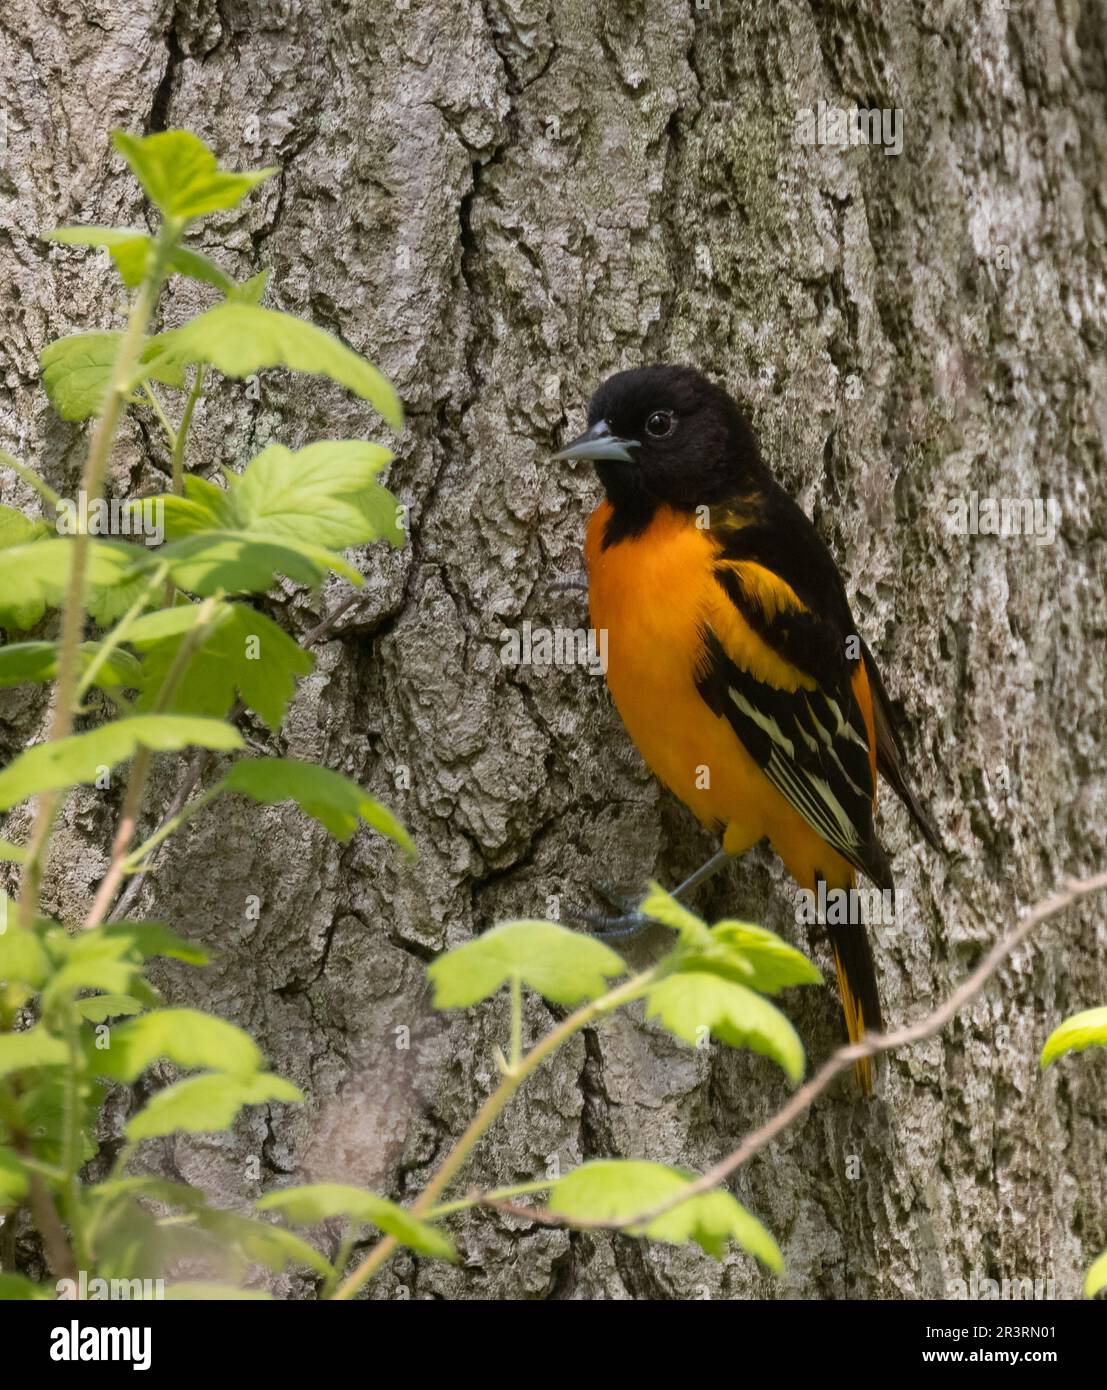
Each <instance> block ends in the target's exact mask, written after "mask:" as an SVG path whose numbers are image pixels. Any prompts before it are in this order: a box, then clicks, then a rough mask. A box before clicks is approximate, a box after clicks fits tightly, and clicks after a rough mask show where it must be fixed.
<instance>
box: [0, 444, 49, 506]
mask: <svg viewBox="0 0 1107 1390" xmlns="http://www.w3.org/2000/svg"><path fill="white" fill-rule="evenodd" d="M0 463H6V464H7V465H8V467H9V468H12V469H14V470H15V472H16V473H18V474H19V476H20V477H21V478H22V479H23V481H24V482H25V483H26V484H27V486H28V487H30V488H34V490H35V492H37V493H38V495H39V496H40V497H41V498H42V500H43V501H44V502H45V503H46V504H47V506H49V507H50V508H51V509H52V510H53V511H55V512H56V511H57V510H58V504H59V503H60V502H61V498H60V497H59V496H58V494H57V493H56V492H55V491H54V489H53V488H52V487H51V486H50V484H49V483H48V482H47V481H46V479H45V478H40V477H39V476H38V474H37V473H36V472H35V470H34V469H33V468H29V467H28V466H27V464H25V463H20V461H19V460H18V459H17V458H13V457H12V456H11V454H9V453H8V451H7V450H6V449H0Z"/></svg>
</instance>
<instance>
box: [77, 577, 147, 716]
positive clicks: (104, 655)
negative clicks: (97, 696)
mask: <svg viewBox="0 0 1107 1390" xmlns="http://www.w3.org/2000/svg"><path fill="white" fill-rule="evenodd" d="M168 573H169V566H168V565H167V564H164V563H163V564H160V565H159V566H158V567H157V569H156V570H155V571H154V573H153V574H152V575H151V577H150V578H149V579H148V580H147V581H146V583H145V584H144V585H143V586H142V591H141V593H140V594H139V596H138V598H136V599H135V601H134V603H132V604H131V606H130V608H128V609H127V611H126V613H124V614H123V616H122V617H121V618H120V619H119V621H118V622H117V623H116V625H115V626H114V627H113V628H112V630H111V631H110V632H109V633H108V635H107V636H106V637H105V638H104V640H103V641H102V642H101V643H100V649H99V651H97V653H96V655H95V656H94V657H93V658H92V660H91V661H90V662H89V664H88V667H87V669H86V670H85V673H84V675H83V676H82V677H81V679H80V681H79V682H78V683H77V702H78V703H80V701H81V700H83V699H84V697H85V694H86V692H87V691H88V689H89V687H90V686H91V685H92V683H93V682H94V681H95V679H96V677H97V676H98V675H99V674H100V670H101V668H102V667H103V665H104V662H105V661H107V659H108V657H109V656H111V654H112V652H113V651H115V649H116V647H118V646H119V645H120V643H121V642H124V641H125V640H126V637H127V630H128V629H129V628H130V626H131V624H132V623H133V622H134V621H135V619H136V618H137V617H138V616H139V615H140V614H141V613H142V611H143V609H144V608H145V607H146V605H147V603H149V601H150V595H151V594H152V593H153V591H154V590H155V589H159V588H160V587H161V586H162V584H164V583H165V576H166V575H167V574H168Z"/></svg>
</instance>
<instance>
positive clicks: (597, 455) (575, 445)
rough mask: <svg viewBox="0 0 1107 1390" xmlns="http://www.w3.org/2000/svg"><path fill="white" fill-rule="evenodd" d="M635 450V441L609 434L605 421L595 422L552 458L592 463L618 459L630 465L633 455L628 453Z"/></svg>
mask: <svg viewBox="0 0 1107 1390" xmlns="http://www.w3.org/2000/svg"><path fill="white" fill-rule="evenodd" d="M637 448H638V440H637V439H620V438H619V436H618V435H617V434H612V433H611V426H610V425H609V424H608V423H607V421H606V420H597V421H596V423H595V424H594V425H593V426H592V428H591V429H588V430H585V432H584V433H583V434H582V435H578V436H577V438H576V439H574V440H573V442H572V443H571V444H566V446H565V448H564V449H561V450H559V452H558V453H556V454H554V458H555V459H591V460H592V461H593V462H599V461H601V460H603V459H618V461H619V462H620V463H631V462H632V461H633V458H634V455H633V454H632V453H631V452H630V451H631V449H637Z"/></svg>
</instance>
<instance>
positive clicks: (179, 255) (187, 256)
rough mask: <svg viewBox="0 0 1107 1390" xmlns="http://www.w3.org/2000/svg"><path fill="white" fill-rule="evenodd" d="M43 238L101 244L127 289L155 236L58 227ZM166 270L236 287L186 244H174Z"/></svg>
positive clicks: (141, 275) (145, 263)
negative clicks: (176, 245) (175, 245)
mask: <svg viewBox="0 0 1107 1390" xmlns="http://www.w3.org/2000/svg"><path fill="white" fill-rule="evenodd" d="M44 239H45V240H46V241H56V242H60V243H61V244H62V245H65V246H102V247H104V248H105V250H107V251H108V253H109V254H110V256H111V258H112V260H113V261H114V262H115V268H116V269H117V270H118V271H119V274H120V277H121V278H122V280H123V283H124V284H125V285H126V286H127V288H128V289H130V290H133V289H136V288H137V287H138V286H139V285H141V284H142V281H143V280H144V279H145V277H146V271H147V269H148V267H149V265H150V256H151V253H152V252H153V250H154V238H153V237H152V236H149V235H148V234H147V233H146V232H141V231H139V230H138V229H137V228H135V227H57V228H55V230H54V231H52V232H47V233H46V235H45V238H44ZM169 270H170V271H171V272H175V273H176V274H178V275H186V276H188V277H189V279H191V280H199V281H201V282H202V283H203V284H205V285H212V286H214V288H215V289H217V290H219V291H220V292H221V293H222V294H230V293H232V292H235V291H237V290H239V286H238V285H236V284H235V282H234V280H232V279H231V277H230V276H229V275H228V274H227V273H226V272H225V271H223V270H221V269H220V268H219V266H217V265H216V264H215V262H214V261H211V260H209V259H208V258H207V256H205V255H203V254H202V253H201V252H199V251H194V250H192V249H191V248H190V247H187V246H178V247H176V248H174V250H173V252H172V254H171V255H170V257H169Z"/></svg>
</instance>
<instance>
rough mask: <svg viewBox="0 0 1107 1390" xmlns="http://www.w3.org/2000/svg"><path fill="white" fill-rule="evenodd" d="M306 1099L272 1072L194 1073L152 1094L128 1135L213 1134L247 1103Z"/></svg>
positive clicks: (152, 1137) (229, 1123) (130, 1136)
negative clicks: (244, 1076) (239, 1074)
mask: <svg viewBox="0 0 1107 1390" xmlns="http://www.w3.org/2000/svg"><path fill="white" fill-rule="evenodd" d="M124 1026H127V1025H124ZM303 1098H304V1097H303V1093H302V1092H301V1091H300V1090H299V1089H298V1088H297V1087H295V1086H293V1085H292V1083H291V1082H289V1081H285V1080H283V1079H282V1078H281V1077H279V1076H273V1075H272V1074H270V1073H269V1072H259V1073H258V1074H257V1075H256V1076H251V1077H249V1078H248V1079H246V1080H243V1079H242V1078H241V1077H237V1076H229V1075H227V1074H218V1073H217V1074H205V1075H203V1076H192V1077H189V1078H188V1079H187V1080H185V1081H178V1082H176V1084H175V1085H172V1086H167V1087H166V1088H165V1090H164V1091H159V1092H158V1093H157V1095H155V1096H152V1097H151V1098H150V1100H148V1101H147V1102H146V1105H145V1106H144V1107H143V1109H141V1110H140V1111H139V1112H138V1114H137V1115H135V1116H134V1118H133V1119H132V1120H131V1121H130V1122H129V1124H128V1125H127V1129H126V1135H127V1138H128V1139H131V1140H134V1141H137V1140H139V1139H155V1138H157V1137H158V1136H159V1135H162V1134H174V1133H176V1132H177V1131H179V1130H183V1131H186V1132H187V1133H190V1134H212V1133H215V1132H216V1131H217V1130H223V1129H229V1128H230V1127H231V1125H232V1124H233V1123H234V1120H235V1116H236V1115H237V1114H238V1112H239V1111H240V1110H241V1109H242V1107H243V1106H244V1105H264V1104H266V1103H267V1102H270V1101H280V1102H282V1103H284V1104H295V1103H297V1102H299V1101H302V1100H303Z"/></svg>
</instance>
